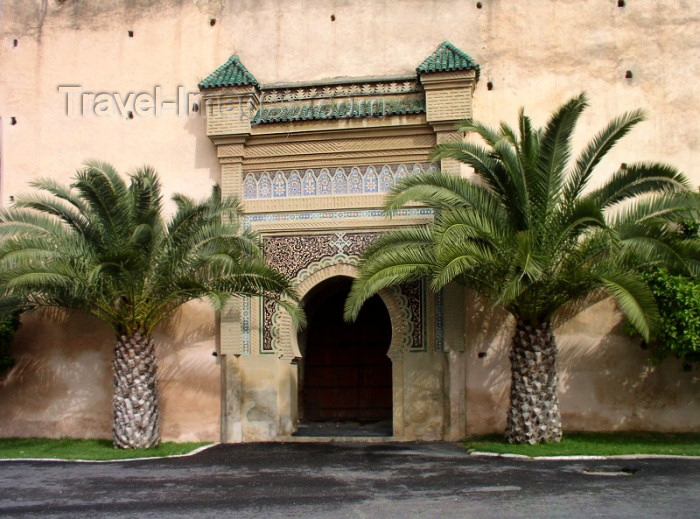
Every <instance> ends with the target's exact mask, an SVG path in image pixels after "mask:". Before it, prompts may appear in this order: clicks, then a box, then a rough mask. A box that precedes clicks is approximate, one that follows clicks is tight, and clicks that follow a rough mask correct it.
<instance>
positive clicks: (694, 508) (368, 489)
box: [0, 443, 700, 519]
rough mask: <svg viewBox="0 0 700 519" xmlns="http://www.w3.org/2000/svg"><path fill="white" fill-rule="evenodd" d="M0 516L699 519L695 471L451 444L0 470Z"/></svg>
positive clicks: (321, 446) (699, 475) (248, 452)
mask: <svg viewBox="0 0 700 519" xmlns="http://www.w3.org/2000/svg"><path fill="white" fill-rule="evenodd" d="M0 516H2V517H168V518H169V517H185V516H196V517H217V518H223V517H236V518H239V517H241V518H242V517H264V518H277V517H285V518H286V517H318V518H320V517H323V518H326V517H342V518H345V517H358V518H380V517H401V518H404V517H439V518H441V519H443V518H451V517H460V518H470V517H475V518H488V517H494V518H502V517H527V518H539V517H556V518H561V517H586V518H588V517H635V518H637V517H655V518H656V517H679V518H680V517H682V518H689V517H700V460H696V459H689V460H676V459H673V460H669V459H645V460H604V461H528V460H513V459H503V458H481V457H474V456H468V455H466V454H464V453H463V452H462V451H461V450H460V448H459V447H458V446H457V445H455V444H449V443H375V444H366V443H365V444H362V443H266V444H265V443H261V444H245V445H219V446H216V447H213V448H211V449H209V450H206V451H204V452H201V453H199V454H197V455H195V456H192V457H187V458H171V459H164V460H155V461H132V462H118V463H65V462H27V461H12V462H2V463H0Z"/></svg>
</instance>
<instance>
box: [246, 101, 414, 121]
mask: <svg viewBox="0 0 700 519" xmlns="http://www.w3.org/2000/svg"><path fill="white" fill-rule="evenodd" d="M424 112H425V100H424V99H420V98H416V99H404V100H401V101H393V102H376V101H374V102H370V101H361V102H359V103H354V102H353V103H338V104H333V105H330V104H320V105H316V106H314V105H306V106H294V107H290V108H279V107H272V108H263V109H261V110H259V111H258V113H257V114H256V115H255V119H254V120H253V122H254V123H259V124H267V123H282V122H293V121H314V120H323V119H351V118H355V117H383V116H387V115H409V114H420V113H424Z"/></svg>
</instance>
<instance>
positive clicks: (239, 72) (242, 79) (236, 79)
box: [199, 54, 259, 89]
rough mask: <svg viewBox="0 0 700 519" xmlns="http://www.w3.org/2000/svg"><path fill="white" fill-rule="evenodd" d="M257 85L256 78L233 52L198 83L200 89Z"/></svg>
mask: <svg viewBox="0 0 700 519" xmlns="http://www.w3.org/2000/svg"><path fill="white" fill-rule="evenodd" d="M247 85H254V86H259V85H258V80H257V79H255V77H254V76H253V74H251V73H250V72H248V69H247V68H245V67H244V66H243V63H241V60H239V59H238V56H236V55H235V54H234V55H233V56H231V57H230V58H229V59H228V61H227V62H226V63H224V64H223V65H221V66H220V67H219V68H217V69H216V70H215V71H214V72H212V73H211V74H209V76H207V78H206V79H204V80H203V81H202V82H201V83H199V88H200V89H205V88H220V87H232V86H247Z"/></svg>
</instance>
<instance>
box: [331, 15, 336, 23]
mask: <svg viewBox="0 0 700 519" xmlns="http://www.w3.org/2000/svg"><path fill="white" fill-rule="evenodd" d="M334 21H335V15H334V14H332V15H331V22H334Z"/></svg>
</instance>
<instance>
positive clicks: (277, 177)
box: [243, 162, 438, 200]
mask: <svg viewBox="0 0 700 519" xmlns="http://www.w3.org/2000/svg"><path fill="white" fill-rule="evenodd" d="M437 169H438V168H437V166H436V165H435V164H432V163H427V162H426V163H419V164H408V165H406V164H384V165H369V166H352V167H336V168H313V169H311V168H310V169H306V170H297V169H292V170H278V171H255V172H250V173H247V174H246V175H245V177H244V179H243V199H244V200H260V199H275V198H300V197H313V196H332V195H363V194H379V193H387V192H389V191H390V190H391V188H392V187H394V184H396V182H397V181H399V180H401V179H403V178H405V177H407V176H409V175H415V174H418V173H424V172H429V171H430V172H435V171H437Z"/></svg>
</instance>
